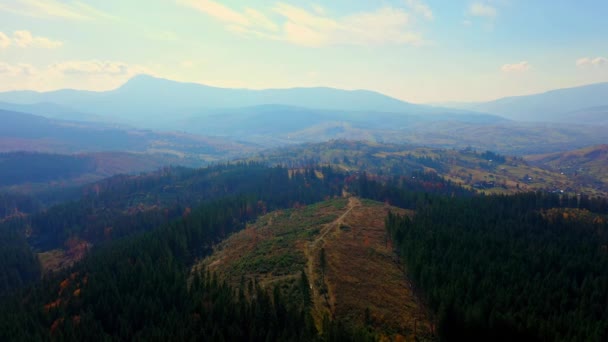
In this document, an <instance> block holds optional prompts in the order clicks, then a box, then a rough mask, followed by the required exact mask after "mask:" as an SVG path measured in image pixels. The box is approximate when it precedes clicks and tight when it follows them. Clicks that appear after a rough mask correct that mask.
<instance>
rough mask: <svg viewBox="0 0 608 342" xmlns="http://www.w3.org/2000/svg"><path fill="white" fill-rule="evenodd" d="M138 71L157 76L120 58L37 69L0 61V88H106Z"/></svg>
mask: <svg viewBox="0 0 608 342" xmlns="http://www.w3.org/2000/svg"><path fill="white" fill-rule="evenodd" d="M138 74H149V75H155V76H158V74H157V73H156V72H154V71H153V70H151V69H150V68H148V67H146V66H143V65H138V64H130V63H125V62H121V61H102V60H71V61H64V62H60V63H54V64H50V65H46V66H41V67H38V68H37V67H34V66H32V65H29V64H23V63H20V64H9V63H5V62H2V61H0V91H7V90H17V89H30V90H38V91H48V90H54V89H64V88H75V89H89V90H108V89H114V88H116V87H118V86H120V85H121V84H123V83H124V82H126V81H127V80H128V79H130V78H131V77H133V76H135V75H138Z"/></svg>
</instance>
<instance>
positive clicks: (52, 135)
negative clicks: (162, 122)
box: [0, 110, 255, 163]
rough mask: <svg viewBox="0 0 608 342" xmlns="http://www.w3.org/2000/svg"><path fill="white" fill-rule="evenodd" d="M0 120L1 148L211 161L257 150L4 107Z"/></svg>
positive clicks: (222, 142)
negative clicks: (16, 110) (155, 156)
mask: <svg viewBox="0 0 608 342" xmlns="http://www.w3.org/2000/svg"><path fill="white" fill-rule="evenodd" d="M0 120H1V121H2V125H1V126H0V152H10V151H37V152H50V153H78V152H102V151H126V152H140V153H143V152H145V153H159V154H173V155H176V156H179V157H192V156H195V158H198V159H199V161H205V160H206V161H211V160H215V159H218V158H225V157H229V156H231V155H240V154H242V153H245V152H247V151H250V150H251V149H253V150H255V148H252V147H251V146H244V145H242V144H238V143H236V142H233V141H229V140H226V139H221V138H213V137H202V136H195V135H190V134H183V133H170V132H153V131H149V130H138V129H130V128H126V127H123V126H117V125H113V124H101V123H93V122H73V121H64V120H55V119H48V118H44V117H41V116H37V115H32V114H27V113H19V112H11V111H5V110H0ZM201 158H203V160H200V159H201ZM185 162H186V163H188V162H187V161H185Z"/></svg>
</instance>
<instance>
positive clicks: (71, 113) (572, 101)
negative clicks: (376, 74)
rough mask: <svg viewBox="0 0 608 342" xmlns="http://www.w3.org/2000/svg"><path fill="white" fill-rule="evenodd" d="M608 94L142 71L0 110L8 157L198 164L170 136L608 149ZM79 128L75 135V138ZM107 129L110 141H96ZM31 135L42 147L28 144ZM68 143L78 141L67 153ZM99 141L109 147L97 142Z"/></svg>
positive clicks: (6, 96) (227, 141)
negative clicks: (430, 89)
mask: <svg viewBox="0 0 608 342" xmlns="http://www.w3.org/2000/svg"><path fill="white" fill-rule="evenodd" d="M606 94H608V83H599V84H593V85H588V86H583V87H577V88H570V89H560V90H555V91H551V92H547V93H543V94H537V95H529V96H521V97H510V98H504V99H500V100H496V101H491V102H486V103H468V104H463V103H460V104H458V103H452V104H450V105H451V106H455V107H458V108H456V109H453V108H448V107H440V106H430V105H421V104H413V103H408V102H404V101H401V100H398V99H395V98H392V97H389V96H385V95H383V94H380V93H377V92H372V91H367V90H341V89H332V88H292V89H266V90H250V89H227V88H217V87H210V86H205V85H201V84H194V83H180V82H175V81H170V80H166V79H160V78H155V77H152V76H147V75H140V76H136V77H134V78H132V79H131V80H129V81H128V82H126V83H125V84H124V85H122V86H121V87H119V88H117V89H114V90H110V91H103V92H94V91H80V90H58V91H51V92H33V91H13V92H4V93H0V109H3V110H4V111H3V112H2V113H1V114H2V116H3V117H4V118H5V120H7V121H5V125H4V127H3V129H2V131H6V132H4V133H3V134H4V135H3V139H4V144H3V150H5V151H12V150H19V149H25V150H35V151H46V152H53V151H56V150H54V147H53V146H55V145H57V143H58V141H60V142H61V143H59V145H61V146H59V147H61V148H63V150H66V151H69V152H83V151H84V152H87V151H100V150H108V149H109V150H125V149H126V151H130V152H141V151H147V150H151V149H152V150H154V151H158V150H166V151H170V152H171V153H174V152H177V153H186V154H189V155H192V154H194V155H196V158H200V155H201V153H202V155H206V154H208V153H206V152H201V151H202V150H201V145H200V144H199V143H198V142H197V143H191V142H184V141H181V142H177V141H175V140H173V141H172V142H167V137H168V136H171V137H173V138H175V137H176V136H179V139H178V140H183V139H186V140H191V139H194V140H199V141H201V140H202V141H206V140H208V139H210V138H202V137H201V136H206V137H209V136H213V137H217V138H213V139H216V141H220V142H219V144H220V145H231V144H233V146H239V145H240V146H245V145H247V146H249V147H250V148H251V147H254V149H257V148H265V147H276V146H283V145H286V144H294V143H302V142H320V141H326V140H328V139H350V140H371V141H378V142H396V143H413V144H417V145H427V146H436V147H444V148H446V147H448V148H451V147H456V148H464V147H466V146H473V147H475V148H480V149H491V150H495V151H498V152H501V153H510V154H520V155H522V154H532V153H549V152H556V151H564V150H568V149H574V148H582V147H584V146H589V145H596V144H602V143H605V138H604V136H605V134H604V125H606V124H608V96H605V95H606ZM18 113H27V114H28V115H30V116H27V115H26V116H23V117H19V115H18ZM32 114H34V115H35V116H37V118H36V119H35V120H34V118H33V116H31V115H32ZM9 117H10V119H9ZM20 120H25V121H28V120H29V121H28V122H30V123H18V121H20ZM32 120H33V121H35V122H36V123H35V124H34V123H33V121H32ZM45 120H46V121H45ZM11 125H12V126H11ZM14 125H17V126H14ZM28 125H29V126H28ZM41 125H42V126H41ZM11 127H13V128H11ZM15 127H17V128H15ZM18 127H22V128H27V129H19V128H18ZM42 127H46V128H44V129H43V128H42ZM53 127H54V128H58V127H60V129H59V130H57V129H54V130H53V129H51V128H53ZM66 127H70V128H69V129H67V128H66ZM76 127H78V128H79V129H80V131H79V132H77V133H75V132H73V130H75V129H76ZM101 128H103V130H104V133H103V134H104V136H103V138H104V139H97V138H95V137H96V136H97V135H99V134H100V133H99V130H100V129H101ZM83 129H84V130H83ZM142 130H155V131H163V132H168V131H171V132H180V133H167V134H165V133H163V134H161V135H162V136H163V137H162V138H160V139H151V140H147V142H145V143H142V142H141V141H140V138H141V137H142V136H146V137H150V138H152V137H154V136H155V134H156V135H158V134H160V133H158V132H151V131H142ZM43 131H44V133H43ZM16 132H22V133H23V134H25V135H19V134H17V133H16ZM36 132H38V133H36ZM135 132H137V133H135ZM144 132H145V133H144ZM108 134H114V135H113V138H111V139H109V140H108V139H106V138H108V137H109V135H108ZM33 135H35V137H34V136H33ZM7 137H10V138H11V139H9V140H10V142H9V141H8V140H7ZM77 137H82V138H83V139H80V140H78V139H77ZM185 137H188V138H185ZM173 138H171V139H173ZM18 139H22V140H21V141H20V140H18ZM23 139H25V140H23ZM32 139H34V140H36V141H35V142H34V143H33V144H34V145H35V146H37V147H43V148H42V149H40V148H31V144H30V145H28V143H32ZM45 139H46V140H45ZM146 139H147V138H146ZM171 139H169V140H171ZM218 139H219V140H218ZM19 141H20V142H19ZM24 141H25V142H24ZM66 141H71V142H70V143H67V145H69V146H70V147H69V148H65V147H66V146H67V145H66ZM100 141H103V143H102V145H103V146H99V145H98V144H100V143H99V142H100ZM13 145H14V146H13ZM152 145H153V146H152ZM193 146H198V147H193ZM55 147H57V146H55ZM49 148H51V149H50V150H49ZM63 150H61V151H60V152H65V151H63ZM203 150H204V148H203ZM220 150H223V148H222V149H220ZM216 152H217V151H215V152H213V153H211V154H215V153H216ZM206 157H208V155H207V156H206Z"/></svg>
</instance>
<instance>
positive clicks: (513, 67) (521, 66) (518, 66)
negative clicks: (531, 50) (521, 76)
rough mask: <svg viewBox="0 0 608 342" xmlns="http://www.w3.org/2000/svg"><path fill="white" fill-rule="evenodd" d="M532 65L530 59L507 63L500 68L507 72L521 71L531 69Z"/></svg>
mask: <svg viewBox="0 0 608 342" xmlns="http://www.w3.org/2000/svg"><path fill="white" fill-rule="evenodd" d="M531 68H532V66H531V65H530V63H528V61H521V62H519V63H512V64H505V65H503V66H502V67H501V68H500V69H501V70H502V71H503V72H506V73H521V72H526V71H528V70H530V69H531Z"/></svg>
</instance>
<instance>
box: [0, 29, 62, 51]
mask: <svg viewBox="0 0 608 342" xmlns="http://www.w3.org/2000/svg"><path fill="white" fill-rule="evenodd" d="M11 45H14V46H16V47H20V48H30V47H34V48H45V49H53V48H58V47H60V46H62V45H63V42H60V41H57V40H52V39H49V38H46V37H42V36H34V35H32V33H31V32H30V31H24V30H22V31H15V32H13V35H12V37H9V36H8V35H6V34H5V33H3V32H0V48H7V47H9V46H11Z"/></svg>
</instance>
